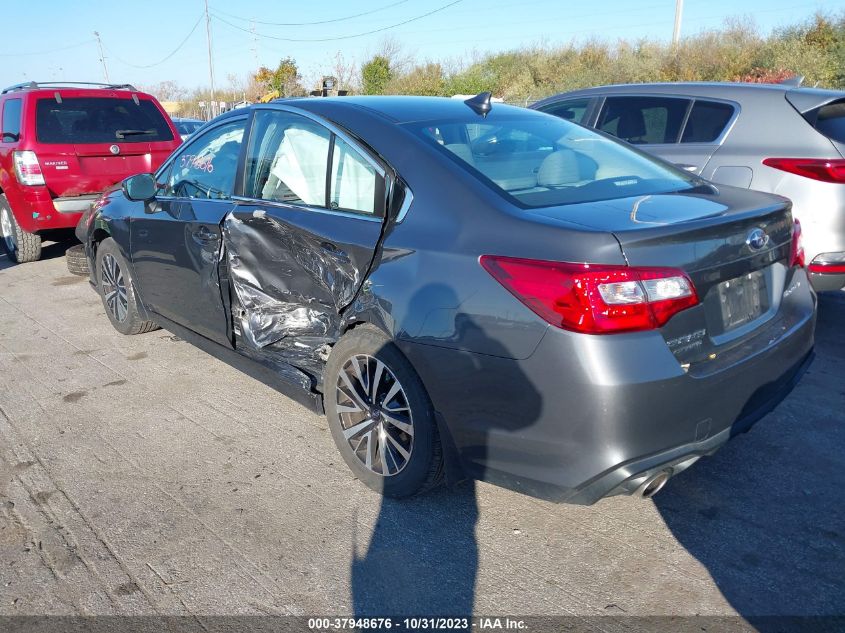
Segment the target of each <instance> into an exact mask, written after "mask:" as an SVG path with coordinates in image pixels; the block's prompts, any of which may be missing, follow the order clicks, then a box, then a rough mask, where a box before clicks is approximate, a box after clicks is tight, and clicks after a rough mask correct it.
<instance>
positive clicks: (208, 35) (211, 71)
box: [205, 0, 217, 119]
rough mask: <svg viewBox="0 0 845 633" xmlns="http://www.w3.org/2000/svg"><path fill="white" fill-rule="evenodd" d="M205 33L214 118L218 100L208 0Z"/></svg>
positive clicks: (210, 112) (212, 116)
mask: <svg viewBox="0 0 845 633" xmlns="http://www.w3.org/2000/svg"><path fill="white" fill-rule="evenodd" d="M205 34H206V38H207V39H208V76H209V78H210V79H211V104H210V108H209V118H210V119H213V118H214V116H215V114H216V111H217V107H216V106H217V102H216V101H215V99H214V62H213V61H212V59H211V16H210V15H209V14H208V0H205Z"/></svg>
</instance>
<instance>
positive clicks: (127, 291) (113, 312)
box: [97, 237, 158, 335]
mask: <svg viewBox="0 0 845 633" xmlns="http://www.w3.org/2000/svg"><path fill="white" fill-rule="evenodd" d="M97 291H98V292H99V293H100V297H101V298H102V300H103V307H104V308H105V309H106V316H107V317H108V318H109V321H111V324H112V326H114V329H115V330H117V331H118V332H120V333H121V334H127V335H132V334H144V333H146V332H152V331H153V330H156V329H158V325H156V323H155V322H153V321H147V320H144V319H143V318H141V313H142V312H145V311H144V310H143V309H142V307H141V304H140V299H139V298H138V294H137V292H136V291H135V284H134V283H133V281H132V273H130V272H129V265H128V264H127V263H126V260H125V259H124V258H123V255H121V254H120V249H119V248H118V247H117V242H115V241H114V240H113V239H112V238H110V237H108V238H106V239H104V240H103V241H102V242H100V245H99V247H98V248H97Z"/></svg>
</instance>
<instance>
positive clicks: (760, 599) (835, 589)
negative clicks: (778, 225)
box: [654, 293, 845, 632]
mask: <svg viewBox="0 0 845 633" xmlns="http://www.w3.org/2000/svg"><path fill="white" fill-rule="evenodd" d="M843 324H845V294H843V293H828V294H822V295H820V302H819V321H818V327H817V332H816V353H817V357H816V360H815V362H814V364H813V365H812V366H811V367H810V370H809V371H808V372H807V373H806V374H805V375H804V377H803V378H802V380H801V382H800V383H799V385H798V386H797V387H796V389H795V391H794V392H793V393H792V394H791V395H790V396H789V397H788V398H787V399H786V400H784V402H782V403H781V404H780V405H779V406H778V407H777V409H775V411H774V412H772V413H771V414H769V415H768V416H767V417H765V418H763V419H762V420H761V421H760V422H758V424H757V425H756V426H755V427H753V428H752V429H751V431H750V432H749V433H748V434H744V435H739V436H738V437H736V438H734V439H733V440H732V441H731V442H730V443H729V444H728V445H726V446H725V447H724V448H722V449H721V450H720V451H719V452H717V453H716V454H715V455H713V456H712V457H708V458H704V459H702V460H700V461H699V462H698V463H697V464H696V465H695V466H694V467H692V468H690V469H689V470H687V471H685V472H683V473H681V474H679V475H678V477H677V478H675V479H673V480H672V481H671V482H670V483H669V484H668V485H667V486H666V488H665V489H664V490H663V491H662V492H660V493H659V494H658V495H656V496H655V497H654V502H655V505H656V506H657V509H658V510H659V511H660V513H661V515H662V517H663V520H664V521H665V522H666V525H667V526H668V528H669V529H670V530H671V532H672V534H673V535H674V536H675V538H677V540H678V542H679V543H680V544H681V545H683V547H685V548H686V550H687V551H688V552H689V553H690V554H692V555H693V556H694V557H695V558H696V559H698V560H699V561H700V562H701V563H702V564H703V565H704V566H705V567H706V568H707V570H708V572H709V573H710V575H711V576H712V578H713V580H714V582H715V583H716V585H717V586H718V588H719V590H720V591H721V592H722V594H723V595H724V597H725V598H726V599H727V601H728V602H729V603H730V604H731V606H732V607H733V608H734V609H735V610H736V611H737V612H738V613H739V614H740V615H742V616H743V617H744V618H745V619H746V620H747V621H748V622H749V623H750V624H751V625H752V626H754V627H756V628H757V629H758V630H760V631H764V632H766V631H781V630H796V629H800V630H822V627H823V626H824V625H825V623H824V622H822V621H818V620H816V621H811V620H806V619H803V618H806V617H808V616H831V615H835V616H843V615H845V578H844V577H843V570H845V486H843V477H842V464H843V460H842V451H843V448H845V424H843V420H845V414H844V413H843V412H845V384H843V382H842V380H841V375H842V368H843V367H845V337H843V335H842V327H843ZM837 376H839V378H837ZM784 617H798V618H801V619H797V620H794V621H791V622H790V621H787V620H784ZM839 622H840V624H842V621H841V620H840V621H839ZM785 627H786V628H785Z"/></svg>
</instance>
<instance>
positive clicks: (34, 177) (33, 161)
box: [15, 150, 44, 186]
mask: <svg viewBox="0 0 845 633" xmlns="http://www.w3.org/2000/svg"><path fill="white" fill-rule="evenodd" d="M15 176H16V177H17V179H18V182H19V183H21V184H22V185H30V186H35V185H43V184H44V174H43V173H41V165H40V164H39V163H38V156H36V155H35V152H33V151H32V150H23V151H16V152H15Z"/></svg>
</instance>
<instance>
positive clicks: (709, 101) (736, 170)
mask: <svg viewBox="0 0 845 633" xmlns="http://www.w3.org/2000/svg"><path fill="white" fill-rule="evenodd" d="M531 108H533V109H535V110H541V111H543V112H548V113H549V114H554V115H556V116H559V117H562V118H564V119H568V120H570V121H574V122H576V123H580V124H581V125H585V126H588V127H593V128H596V129H599V130H602V131H603V132H607V133H609V134H612V135H614V136H617V137H619V138H621V139H622V140H625V141H627V142H629V143H632V144H634V145H638V146H640V147H641V148H642V149H644V150H646V151H648V152H651V153H653V154H656V155H657V156H659V157H661V158H663V159H665V160H668V161H671V162H673V163H677V164H678V165H680V166H681V167H683V168H684V169H687V170H688V171H691V172H693V173H695V174H699V175H700V176H702V177H704V178H707V179H708V180H712V181H713V182H716V183H721V184H725V185H732V186H735V187H743V188H750V189H758V190H760V191H768V192H771V193H776V194H780V195H782V196H785V197H787V198H790V199H791V200H792V203H793V213H794V215H795V217H796V218H798V219H799V220H800V222H801V227H802V229H803V242H804V250H805V253H806V261H807V265H808V269H809V272H810V273H811V275H810V278H811V281H812V283H813V286H814V287H815V288H816V289H817V290H838V289H840V288H843V287H845V159H843V157H845V92H841V91H834V90H817V89H813V88H802V87H798V86H796V85H794V84H788V83H785V84H743V83H659V84H630V85H617V86H602V87H599V88H589V89H586V90H578V91H574V92H567V93H562V94H559V95H555V96H553V97H549V98H548V99H544V100H542V101H538V102H537V103H535V104H533V105H532V106H531Z"/></svg>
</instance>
